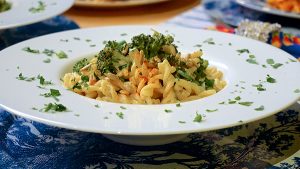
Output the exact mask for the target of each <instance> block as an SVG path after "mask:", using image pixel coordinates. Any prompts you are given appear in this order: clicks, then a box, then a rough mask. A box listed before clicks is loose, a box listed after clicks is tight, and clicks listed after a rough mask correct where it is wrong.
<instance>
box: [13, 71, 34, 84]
mask: <svg viewBox="0 0 300 169" xmlns="http://www.w3.org/2000/svg"><path fill="white" fill-rule="evenodd" d="M16 79H18V80H24V81H26V82H32V81H34V80H35V77H25V76H23V74H22V73H20V74H19V76H18V77H16Z"/></svg>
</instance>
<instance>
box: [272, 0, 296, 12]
mask: <svg viewBox="0 0 300 169" xmlns="http://www.w3.org/2000/svg"><path fill="white" fill-rule="evenodd" d="M267 3H268V4H269V5H270V6H271V7H273V8H276V9H280V10H283V11H288V12H295V13H300V0H267Z"/></svg>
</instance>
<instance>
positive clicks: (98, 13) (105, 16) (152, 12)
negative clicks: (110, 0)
mask: <svg viewBox="0 0 300 169" xmlns="http://www.w3.org/2000/svg"><path fill="white" fill-rule="evenodd" d="M199 4H200V1H199V0H171V1H167V2H162V3H158V4H151V5H144V6H135V7H123V8H105V7H103V8H96V7H95V8H88V7H80V6H73V7H72V8H71V9H69V10H68V11H66V12H65V13H64V15H65V16H67V17H68V18H70V19H72V20H74V21H75V22H76V23H77V24H79V26H80V27H81V28H87V27H96V26H109V25H134V24H144V25H153V24H154V25H155V24H160V23H163V22H165V21H167V20H169V19H171V18H173V17H175V16H177V15H179V14H181V13H183V12H185V11H187V10H189V9H191V8H193V7H195V6H197V5H199Z"/></svg>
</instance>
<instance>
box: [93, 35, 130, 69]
mask: <svg viewBox="0 0 300 169" xmlns="http://www.w3.org/2000/svg"><path fill="white" fill-rule="evenodd" d="M127 46H128V45H127V43H126V42H125V41H121V42H116V41H108V42H107V43H106V45H105V47H104V49H103V50H101V51H100V52H99V54H98V55H97V56H96V57H97V59H98V61H97V68H98V70H99V71H100V72H101V73H102V74H104V73H108V72H110V73H116V72H117V70H118V69H123V68H125V66H124V65H129V58H128V57H126V56H125V55H126V52H128V51H127V50H126V49H128V47H127Z"/></svg>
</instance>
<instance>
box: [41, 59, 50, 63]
mask: <svg viewBox="0 0 300 169" xmlns="http://www.w3.org/2000/svg"><path fill="white" fill-rule="evenodd" d="M43 62H44V63H50V62H51V59H49V58H47V59H45V60H43Z"/></svg>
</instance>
